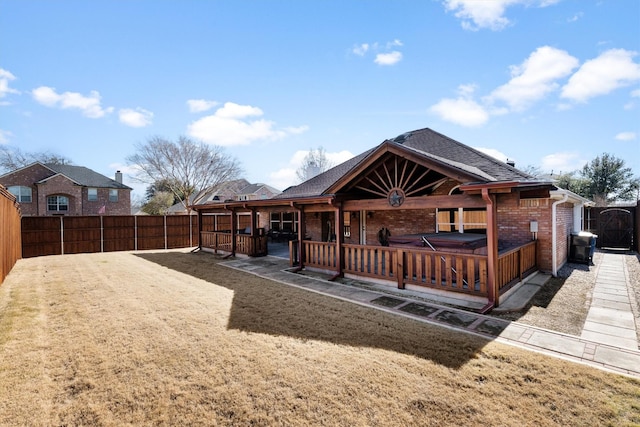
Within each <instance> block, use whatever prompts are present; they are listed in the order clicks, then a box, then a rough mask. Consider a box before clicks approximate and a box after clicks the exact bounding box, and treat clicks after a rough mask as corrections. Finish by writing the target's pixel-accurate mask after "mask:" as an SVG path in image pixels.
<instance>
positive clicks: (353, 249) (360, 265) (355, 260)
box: [344, 245, 398, 280]
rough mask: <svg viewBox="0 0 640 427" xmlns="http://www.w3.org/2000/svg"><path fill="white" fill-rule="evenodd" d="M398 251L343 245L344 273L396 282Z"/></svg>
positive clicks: (376, 247) (377, 247) (388, 248)
mask: <svg viewBox="0 0 640 427" xmlns="http://www.w3.org/2000/svg"><path fill="white" fill-rule="evenodd" d="M397 266H398V251H397V250H396V248H390V247H385V246H362V245H344V272H345V273H350V274H356V275H358V276H365V277H372V278H375V279H385V280H397V278H398V275H397V274H396V271H397Z"/></svg>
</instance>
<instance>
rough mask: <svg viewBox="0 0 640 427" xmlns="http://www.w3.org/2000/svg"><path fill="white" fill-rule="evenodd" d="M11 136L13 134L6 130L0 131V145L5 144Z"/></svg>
mask: <svg viewBox="0 0 640 427" xmlns="http://www.w3.org/2000/svg"><path fill="white" fill-rule="evenodd" d="M12 136H13V134H12V133H11V132H9V131H8V130H3V129H0V144H7V143H8V142H9V138H10V137H12Z"/></svg>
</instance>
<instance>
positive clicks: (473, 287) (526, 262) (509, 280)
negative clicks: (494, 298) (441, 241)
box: [289, 240, 536, 297]
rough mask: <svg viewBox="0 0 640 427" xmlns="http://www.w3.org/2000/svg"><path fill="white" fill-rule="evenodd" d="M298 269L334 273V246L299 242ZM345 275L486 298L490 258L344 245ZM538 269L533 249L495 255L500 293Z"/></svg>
mask: <svg viewBox="0 0 640 427" xmlns="http://www.w3.org/2000/svg"><path fill="white" fill-rule="evenodd" d="M302 247H303V256H302V264H303V265H304V266H305V267H315V268H321V269H325V270H334V271H336V272H337V268H338V267H337V266H338V263H337V262H338V258H337V256H338V255H337V254H336V244H335V243H326V242H314V241H306V240H305V241H303V245H302ZM289 248H290V256H291V259H290V263H291V265H298V263H299V258H300V255H299V254H298V242H297V241H292V242H290V244H289ZM343 248H344V262H343V263H342V266H343V272H344V273H349V274H353V275H356V276H362V277H367V278H374V279H380V280H387V281H394V282H396V283H397V284H398V287H399V288H401V289H404V288H405V287H406V285H414V286H421V287H426V288H431V289H439V290H444V291H452V292H462V293H466V294H470V295H476V296H482V297H486V296H488V271H489V267H488V265H489V264H488V257H487V256H486V255H474V254H465V253H452V252H439V251H432V250H429V249H421V248H398V247H385V246H366V245H352V244H345V245H343ZM535 268H536V243H535V242H530V243H527V244H525V245H523V246H520V247H517V248H513V249H510V250H508V251H505V252H504V253H500V254H499V255H498V266H497V277H496V280H497V282H498V288H499V292H500V293H503V292H505V291H506V290H508V289H509V287H510V286H512V285H513V284H514V283H517V282H518V281H522V279H523V278H524V277H525V275H526V274H528V273H530V272H532V271H534V270H535Z"/></svg>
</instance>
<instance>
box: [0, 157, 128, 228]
mask: <svg viewBox="0 0 640 427" xmlns="http://www.w3.org/2000/svg"><path fill="white" fill-rule="evenodd" d="M52 175H54V173H53V172H52V171H51V170H50V169H48V168H46V167H44V166H43V165H41V164H38V163H36V164H33V165H31V166H29V167H26V168H23V169H21V170H18V171H16V172H14V173H11V174H7V175H5V176H4V177H2V178H0V184H2V185H4V186H5V187H10V186H14V185H21V186H25V187H29V188H31V203H20V211H21V212H22V216H48V215H99V214H100V209H101V208H102V206H104V207H105V212H104V215H130V214H131V190H129V189H118V201H117V202H111V201H109V188H98V189H97V193H98V200H97V201H89V197H88V192H89V191H88V188H87V187H84V186H78V185H77V184H76V183H74V182H73V181H71V180H69V179H68V178H66V177H64V176H62V175H59V176H54V177H52V178H51V179H48V180H46V181H44V182H42V183H40V184H35V183H36V182H39V181H42V180H43V179H45V178H48V177H51V176H52ZM48 196H66V197H68V198H69V210H68V211H61V212H57V211H49V210H48V207H47V197H48Z"/></svg>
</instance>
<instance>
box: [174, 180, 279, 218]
mask: <svg viewBox="0 0 640 427" xmlns="http://www.w3.org/2000/svg"><path fill="white" fill-rule="evenodd" d="M280 193H281V191H280V190H277V189H275V188H273V187H271V186H270V185H267V184H263V183H256V184H251V183H250V182H249V181H247V180H246V179H244V178H240V179H236V180H232V181H225V182H222V183H220V184H218V185H216V186H214V187H212V188H209V189H207V190H205V191H202V192H200V193H198V194H193V195H191V197H189V204H190V205H194V204H196V205H203V204H208V203H224V202H228V201H247V200H266V199H271V198H272V197H274V196H276V195H278V194H280ZM194 200H195V203H194ZM186 213H187V210H186V209H185V207H184V205H183V204H182V203H176V204H175V205H173V206H171V207H170V208H169V210H168V211H167V214H169V215H185V214H186ZM193 213H195V212H193Z"/></svg>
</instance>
